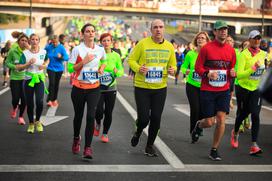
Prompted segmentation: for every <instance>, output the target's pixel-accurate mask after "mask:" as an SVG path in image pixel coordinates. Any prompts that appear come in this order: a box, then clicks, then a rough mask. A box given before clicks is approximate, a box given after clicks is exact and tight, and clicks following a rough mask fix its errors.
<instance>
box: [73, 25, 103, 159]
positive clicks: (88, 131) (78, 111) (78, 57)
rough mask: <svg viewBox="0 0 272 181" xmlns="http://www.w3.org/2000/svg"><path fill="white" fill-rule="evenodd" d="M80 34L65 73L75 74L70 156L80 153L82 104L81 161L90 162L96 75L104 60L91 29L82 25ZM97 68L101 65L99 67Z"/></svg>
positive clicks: (96, 101) (101, 50) (97, 92)
mask: <svg viewBox="0 0 272 181" xmlns="http://www.w3.org/2000/svg"><path fill="white" fill-rule="evenodd" d="M81 33H82V36H83V42H82V43H81V44H80V45H78V46H76V47H75V48H74V49H73V50H72V53H71V57H70V60H69V62H68V71H69V72H70V73H72V72H75V76H74V79H73V81H72V84H73V88H72V92H71V99H72V102H73V107H74V120H73V126H74V139H73V140H74V141H73V146H72V152H73V153H74V154H78V153H79V152H80V140H81V137H80V128H81V123H82V118H83V114H84V107H85V103H87V117H86V128H85V146H84V152H83V158H85V159H92V158H93V153H92V149H91V143H92V139H93V132H94V118H95V111H96V106H97V103H98V100H99V97H100V88H99V79H98V73H102V74H103V71H104V68H105V64H102V63H103V60H104V59H106V53H105V50H104V49H103V48H102V47H99V46H98V45H95V43H94V38H95V26H94V25H92V24H89V23H88V24H85V25H84V26H83V27H82V29H81ZM100 64H102V65H101V66H100Z"/></svg>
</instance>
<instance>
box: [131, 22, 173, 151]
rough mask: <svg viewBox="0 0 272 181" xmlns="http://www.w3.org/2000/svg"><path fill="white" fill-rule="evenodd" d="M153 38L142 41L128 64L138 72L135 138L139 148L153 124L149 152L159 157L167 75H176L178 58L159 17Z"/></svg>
mask: <svg viewBox="0 0 272 181" xmlns="http://www.w3.org/2000/svg"><path fill="white" fill-rule="evenodd" d="M151 34H152V35H151V37H147V38H144V39H143V40H141V41H140V42H139V43H138V44H137V45H136V46H135V48H134V49H133V51H132V53H131V54H130V57H129V59H128V63H129V65H130V67H131V69H132V70H133V71H134V72H135V81H134V86H135V92H134V93H135V101H136V105H137V117H138V119H137V121H136V126H137V129H136V131H135V133H134V135H133V137H132V139H131V145H132V146H133V147H135V146H136V145H137V144H138V142H139V139H140V136H141V134H142V131H143V129H144V128H145V127H146V126H147V125H148V124H149V129H148V139H147V144H146V147H145V154H146V155H148V156H157V154H156V151H155V150H154V148H153V144H154V141H155V139H156V137H157V134H158V131H159V129H160V122H161V114H162V111H163V107H164V103H165V99H166V94H167V84H166V82H167V76H168V74H170V75H172V76H174V74H175V71H176V58H175V51H174V47H173V45H172V44H171V43H170V42H168V41H167V40H165V39H164V23H163V22H162V20H159V19H156V20H154V21H153V22H152V23H151Z"/></svg>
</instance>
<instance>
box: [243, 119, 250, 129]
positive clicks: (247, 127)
mask: <svg viewBox="0 0 272 181" xmlns="http://www.w3.org/2000/svg"><path fill="white" fill-rule="evenodd" d="M244 128H246V129H250V120H249V117H247V118H246V119H245V120H244Z"/></svg>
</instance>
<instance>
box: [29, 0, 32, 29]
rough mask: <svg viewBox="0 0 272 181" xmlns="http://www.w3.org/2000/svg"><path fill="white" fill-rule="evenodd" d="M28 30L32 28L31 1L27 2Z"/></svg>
mask: <svg viewBox="0 0 272 181" xmlns="http://www.w3.org/2000/svg"><path fill="white" fill-rule="evenodd" d="M29 28H32V0H29Z"/></svg>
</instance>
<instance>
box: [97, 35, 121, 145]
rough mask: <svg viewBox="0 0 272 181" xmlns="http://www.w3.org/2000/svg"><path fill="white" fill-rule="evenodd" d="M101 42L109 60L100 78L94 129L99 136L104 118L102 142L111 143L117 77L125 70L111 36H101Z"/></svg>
mask: <svg viewBox="0 0 272 181" xmlns="http://www.w3.org/2000/svg"><path fill="white" fill-rule="evenodd" d="M100 42H101V44H102V45H103V47H104V49H105V51H106V53H107V59H106V62H105V63H106V64H107V66H106V68H105V70H104V74H103V75H101V76H100V92H101V96H100V99H99V102H98V105H97V109H96V114H95V120H96V126H95V129H94V136H99V132H100V125H101V120H102V119H103V117H104V120H103V134H102V136H101V141H102V142H104V143H107V142H109V137H108V131H109V129H110V126H111V122H112V111H113V108H114V104H115V99H116V92H117V87H116V84H117V81H116V77H121V76H122V75H123V74H124V68H123V65H122V60H121V58H120V55H119V54H118V53H116V52H114V51H112V50H111V45H112V36H111V34H109V33H104V34H102V35H101V36H100Z"/></svg>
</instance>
